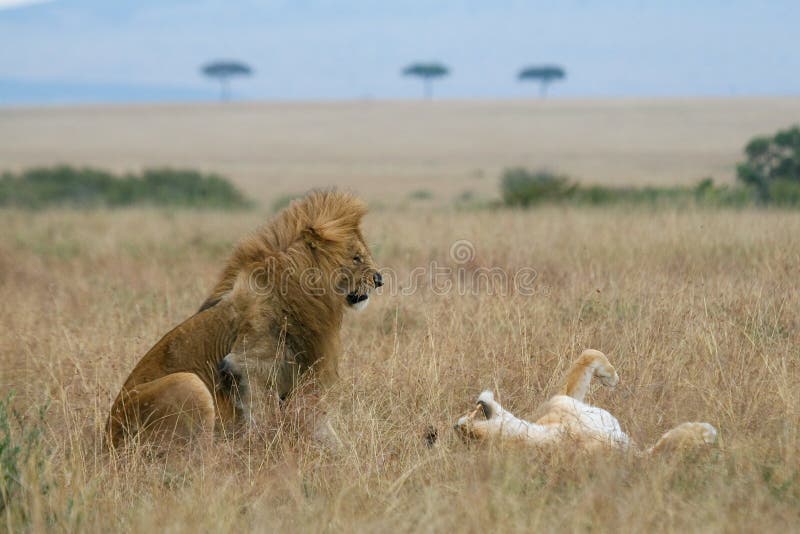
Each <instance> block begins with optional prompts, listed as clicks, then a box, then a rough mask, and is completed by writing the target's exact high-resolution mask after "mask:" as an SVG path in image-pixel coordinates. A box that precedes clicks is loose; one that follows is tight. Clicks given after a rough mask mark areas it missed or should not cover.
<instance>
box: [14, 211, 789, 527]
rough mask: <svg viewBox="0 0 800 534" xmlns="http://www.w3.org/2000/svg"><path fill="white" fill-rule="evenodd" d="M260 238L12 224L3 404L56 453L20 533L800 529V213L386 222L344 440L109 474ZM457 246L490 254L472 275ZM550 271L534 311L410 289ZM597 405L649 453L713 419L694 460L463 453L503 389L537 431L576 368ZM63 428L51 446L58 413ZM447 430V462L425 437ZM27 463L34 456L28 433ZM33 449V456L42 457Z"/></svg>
mask: <svg viewBox="0 0 800 534" xmlns="http://www.w3.org/2000/svg"><path fill="white" fill-rule="evenodd" d="M259 222H260V217H259V216H258V215H256V214H243V215H242V214H239V215H236V214H224V215H215V214H200V213H190V212H187V213H181V214H177V215H169V214H166V213H164V212H158V211H143V210H135V211H134V210H132V211H121V212H105V211H99V212H89V213H75V212H60V211H50V212H41V213H36V214H30V213H22V212H14V211H3V212H0V225H1V226H2V228H3V231H2V233H0V287H2V293H1V294H2V301H3V305H2V307H0V318H1V319H2V323H1V324H2V325H3V331H2V335H0V369H2V374H1V375H0V387H2V390H3V391H9V390H11V389H13V390H14V391H15V397H14V399H13V401H12V403H13V405H14V406H15V408H16V409H17V410H19V411H20V412H22V413H24V414H25V416H26V418H25V422H24V425H28V426H31V425H37V424H40V425H41V428H42V431H43V436H42V439H41V443H40V444H38V445H37V444H36V443H35V442H33V441H31V442H29V444H30V446H31V447H33V449H34V450H32V451H31V452H32V454H31V455H30V458H29V459H28V460H26V461H25V464H24V465H23V466H22V473H23V476H22V478H21V480H20V483H21V484H20V486H19V487H18V489H17V491H16V492H15V493H14V494H13V495H11V496H9V503H8V505H7V506H6V507H5V509H4V510H3V511H2V512H1V513H0V524H2V525H4V526H5V528H7V529H8V530H9V531H20V530H30V531H40V530H46V529H49V530H65V531H82V532H92V531H103V532H105V531H109V530H126V531H197V530H203V531H241V530H255V531H270V530H279V529H280V530H289V531H306V530H314V531H328V530H354V531H412V530H414V531H418V530H422V531H443V530H451V531H475V532H479V531H480V532H485V531H487V530H489V529H492V530H497V531H505V530H526V531H551V530H571V531H572V530H595V531H612V530H618V531H674V530H686V531H754V530H758V531H777V530H782V531H787V530H790V529H793V528H796V526H797V524H798V521H799V520H800V479H798V476H800V462H799V461H798V446H800V436H799V435H798V423H800V369H799V368H798V362H800V351H799V350H798V347H799V346H800V343H799V342H800V338H799V336H798V327H799V326H800V295H798V291H797V279H798V274H800V273H798V265H800V215H798V214H794V213H788V212H769V211H742V212H724V211H708V212H703V211H699V212H695V211H681V212H676V211H669V210H663V211H658V212H655V213H651V212H647V211H643V210H641V211H637V210H622V209H604V210H577V209H556V208H545V209H539V210H536V211H531V212H515V211H502V212H471V213H470V212H449V211H381V212H377V213H373V214H372V215H370V216H369V217H368V219H367V221H366V224H365V226H366V230H367V237H368V239H369V241H370V242H371V243H372V247H373V249H374V252H375V256H376V259H377V260H378V262H379V263H380V264H381V265H383V266H386V267H391V268H393V269H394V270H395V271H396V276H395V278H394V279H393V280H392V284H390V285H389V286H387V287H386V288H385V289H386V291H385V292H384V294H383V295H381V296H379V297H377V298H375V299H373V302H372V303H371V305H370V307H369V308H368V309H367V310H366V311H365V312H364V313H362V314H352V315H349V316H348V317H347V319H346V324H345V328H344V332H343V338H344V343H345V355H344V359H343V362H342V366H341V381H340V384H339V385H338V386H337V387H336V388H335V389H334V391H332V392H331V393H330V394H329V396H328V398H327V399H326V402H327V403H329V405H330V406H333V407H335V408H334V409H333V410H332V414H333V415H332V417H333V425H334V427H335V429H336V431H337V433H338V436H339V437H340V438H341V441H342V443H341V447H339V448H338V449H336V450H331V449H325V448H321V447H320V446H318V445H317V444H315V443H314V442H311V441H309V440H308V439H306V438H305V437H303V436H302V435H297V434H296V433H295V432H292V430H291V424H290V423H291V421H289V422H286V421H278V423H280V424H279V425H277V426H275V427H274V428H267V429H265V430H263V431H262V432H260V433H259V434H258V435H254V436H251V437H250V438H244V439H239V440H226V439H219V440H217V441H216V443H215V444H214V445H213V446H212V447H211V448H210V449H208V450H205V451H187V452H185V453H182V454H175V455H173V456H171V457H167V458H161V459H159V458H154V459H149V460H145V459H142V457H141V456H136V455H132V456H130V457H112V456H109V455H108V454H106V453H104V452H103V450H102V448H101V444H100V432H101V428H102V425H103V423H104V421H105V418H106V416H107V410H108V408H109V406H110V404H111V401H112V397H113V395H114V394H116V392H117V390H118V388H119V387H120V385H121V383H122V381H123V380H124V378H125V376H126V374H127V373H128V372H129V371H130V369H131V368H132V367H133V365H134V364H135V362H136V361H137V360H138V358H139V357H140V356H141V355H142V354H144V352H145V351H146V350H147V349H148V348H149V347H150V346H151V345H152V344H153V343H155V341H157V340H158V338H159V337H160V336H161V335H162V334H163V333H164V332H166V331H167V330H168V329H169V328H170V327H172V326H173V325H174V324H176V323H177V322H179V321H181V320H183V319H184V318H186V317H187V316H188V315H189V314H191V313H193V312H194V311H195V310H196V308H197V306H198V305H199V304H200V302H201V301H202V298H203V296H204V294H205V292H206V291H207V290H208V288H209V287H210V286H211V284H212V281H213V279H214V276H215V275H216V273H217V270H218V269H219V268H220V267H221V265H222V261H223V258H224V257H225V254H226V253H227V251H228V249H229V247H230V246H231V245H232V243H233V242H234V240H235V239H236V238H237V237H238V236H239V235H241V234H242V233H243V232H245V231H247V230H249V229H250V228H252V227H253V226H255V225H256V224H258V223H259ZM457 240H468V241H469V242H471V243H472V244H473V245H474V251H475V255H474V257H473V258H472V259H471V260H470V261H469V262H467V263H464V264H460V263H457V262H455V260H454V259H453V258H452V257H451V254H450V248H451V246H452V244H453V243H454V242H456V241H457ZM431 262H436V263H437V265H439V266H451V267H463V268H464V269H466V276H467V277H468V276H469V275H470V273H474V272H476V270H478V269H480V268H481V267H495V266H496V267H500V268H502V269H504V270H506V271H508V272H514V271H516V270H518V269H520V268H522V267H532V268H534V269H536V271H537V273H538V277H537V278H536V281H535V284H534V288H535V291H534V293H533V295H520V294H509V295H498V294H493V295H492V294H488V292H486V291H479V292H478V293H477V294H464V295H461V294H458V292H456V291H451V292H449V293H446V294H441V293H442V292H440V291H434V288H432V287H430V286H429V285H428V284H425V283H422V284H420V286H419V287H417V288H416V290H415V291H413V292H411V293H412V294H409V295H403V294H401V291H400V290H399V287H398V284H407V283H408V278H409V276H410V274H411V272H412V270H413V269H414V268H415V267H419V266H429V265H430V264H431ZM585 347H593V348H597V349H601V350H603V351H605V352H606V353H607V354H608V355H609V356H610V359H611V361H612V363H614V364H615V365H616V367H617V369H618V370H619V373H620V377H621V384H620V386H618V387H617V388H616V389H615V390H604V389H602V388H598V389H596V390H594V391H593V393H592V395H591V399H592V400H593V402H595V403H596V404H598V405H600V406H603V407H604V408H607V409H608V410H610V411H611V412H612V413H614V414H615V415H617V417H618V418H619V419H620V421H621V422H622V424H623V427H624V428H625V429H626V430H627V431H628V432H629V433H630V434H631V436H632V437H633V438H634V439H635V440H636V441H637V442H638V443H640V444H643V445H646V444H650V443H652V442H653V441H654V440H655V439H657V437H658V436H659V435H660V434H661V433H662V432H663V431H665V430H666V429H667V428H669V427H671V426H672V425H674V424H676V423H679V422H681V421H685V420H706V421H709V422H711V423H713V424H714V425H715V426H717V427H718V428H719V430H720V433H721V437H722V445H721V447H720V448H719V449H718V450H716V451H714V452H712V453H711V454H709V455H707V456H703V457H701V458H698V459H695V460H694V461H687V462H679V461H675V460H670V459H655V460H651V461H645V460H641V459H636V458H633V457H630V456H627V455H610V456H609V457H606V458H601V459H598V458H580V457H575V456H573V455H570V454H568V453H566V452H565V453H563V454H558V453H555V454H549V455H543V454H535V453H532V452H530V451H524V450H518V449H513V448H510V447H504V446H500V445H489V446H485V447H475V446H467V445H465V444H463V443H461V442H460V441H459V440H458V439H456V437H455V436H453V435H452V432H450V431H449V429H450V426H451V425H452V423H453V422H454V420H455V419H456V418H457V417H458V416H459V415H461V414H462V413H463V412H465V411H466V410H467V409H469V408H471V405H472V403H473V401H474V399H475V396H476V395H477V393H478V392H479V391H480V390H481V389H482V388H486V387H492V388H494V389H495V390H496V391H497V392H498V393H499V396H500V400H501V401H503V403H504V404H506V405H507V406H508V408H510V409H512V410H513V411H515V412H516V413H518V414H520V415H524V414H526V413H530V412H532V411H533V409H534V408H535V407H536V406H537V404H538V403H540V402H541V401H542V400H544V399H545V398H546V397H547V395H548V394H549V393H552V392H553V391H554V389H555V387H556V384H557V381H558V380H559V378H560V376H561V373H562V372H563V371H564V370H565V368H566V366H567V365H568V364H569V362H570V360H571V359H572V358H573V357H575V356H576V355H577V354H578V353H579V352H580V351H581V349H583V348H585ZM41 406H47V411H46V413H45V416H44V420H43V421H42V422H41V423H39V422H37V417H36V415H35V414H36V413H37V410H38V409H39V407H41ZM430 425H433V426H434V427H436V428H437V429H438V431H439V442H438V445H437V446H435V447H434V448H428V447H426V446H425V443H424V440H423V434H424V433H425V431H426V429H427V428H428V427H429V426H430ZM15 428H16V430H15V436H16V437H15V439H17V440H23V439H24V438H23V437H21V434H20V431H19V429H18V428H17V427H16V426H15ZM23 444H24V442H23Z"/></svg>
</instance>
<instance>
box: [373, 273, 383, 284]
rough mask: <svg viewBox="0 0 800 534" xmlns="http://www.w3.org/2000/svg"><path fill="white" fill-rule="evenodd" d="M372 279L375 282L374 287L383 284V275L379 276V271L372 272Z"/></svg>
mask: <svg viewBox="0 0 800 534" xmlns="http://www.w3.org/2000/svg"><path fill="white" fill-rule="evenodd" d="M372 281H373V282H375V287H381V286H382V285H383V277H382V276H381V273H375V274H373V275H372Z"/></svg>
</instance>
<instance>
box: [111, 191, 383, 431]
mask: <svg viewBox="0 0 800 534" xmlns="http://www.w3.org/2000/svg"><path fill="white" fill-rule="evenodd" d="M365 213H366V206H365V204H364V203H363V202H362V201H360V200H359V199H357V198H355V197H354V196H352V195H350V194H347V193H342V192H336V191H314V192H312V193H310V194H308V195H307V196H305V197H304V198H302V199H299V200H296V201H294V202H293V203H292V204H290V205H289V206H288V207H287V208H286V209H284V210H283V211H282V212H281V213H279V214H278V215H277V216H276V217H275V218H274V219H273V220H272V221H270V222H269V223H267V224H266V225H264V226H263V227H261V228H260V229H258V230H257V231H256V232H255V233H253V234H252V235H250V236H248V237H247V238H245V239H244V240H242V241H241V242H240V243H239V244H238V245H237V247H236V248H235V250H234V251H233V254H232V255H231V258H230V259H229V261H228V264H227V266H226V268H225V270H224V271H223V273H222V276H221V277H220V279H219V281H218V282H217V284H216V286H215V287H214V290H213V291H212V293H211V295H210V296H209V297H208V298H207V299H206V301H205V302H204V304H203V305H202V306H201V308H200V311H199V312H198V313H197V314H195V315H194V316H192V317H190V318H189V319H187V320H186V321H184V322H183V323H181V324H180V325H179V326H177V327H176V328H174V329H173V330H172V331H170V332H169V333H168V334H167V335H166V336H164V338H163V339H161V341H159V342H158V343H157V344H156V345H155V346H154V347H153V348H152V349H150V351H149V352H148V353H147V354H145V356H144V357H143V358H142V359H141V360H140V361H139V363H138V364H137V366H136V367H135V368H134V370H133V371H132V372H131V374H130V376H129V377H128V379H127V380H126V381H125V384H124V385H123V387H122V391H121V392H120V393H119V395H118V396H117V399H116V400H115V402H114V404H113V406H112V409H111V414H110V416H109V419H108V424H107V431H108V436H109V440H110V443H111V444H112V445H113V446H117V445H119V444H120V443H122V442H123V441H124V440H125V439H127V438H130V437H132V436H140V437H144V438H145V439H147V440H152V439H158V440H164V439H170V440H172V439H180V440H188V439H191V438H193V437H195V436H197V435H198V434H200V435H203V436H207V435H209V433H210V431H212V430H214V429H215V428H219V427H225V426H231V425H235V424H237V423H239V422H241V421H243V420H248V419H249V418H250V417H251V403H252V398H253V393H254V392H256V391H258V392H259V393H262V394H264V396H266V394H267V393H268V392H270V391H274V392H275V393H277V394H278V395H279V396H280V397H282V398H283V397H285V396H286V395H288V394H289V393H290V392H291V391H292V389H293V388H294V387H295V386H296V384H297V383H298V381H299V380H300V378H301V377H303V376H307V375H311V378H312V379H313V381H314V382H315V383H317V384H319V385H320V386H321V387H325V386H328V385H330V384H332V383H333V381H334V380H335V379H336V377H337V364H338V360H339V356H340V354H341V350H342V349H341V340H340V329H341V325H342V319H343V315H344V312H345V310H346V309H348V308H352V309H363V308H364V307H366V304H367V303H368V300H369V296H370V293H371V291H372V290H373V289H375V288H378V287H380V286H381V285H383V280H382V278H381V275H380V273H379V272H378V270H377V268H376V266H375V263H374V261H373V259H372V255H371V254H370V251H369V248H368V247H367V245H366V243H365V241H364V238H363V236H362V233H361V230H360V224H361V219H362V218H363V216H364V214H365Z"/></svg>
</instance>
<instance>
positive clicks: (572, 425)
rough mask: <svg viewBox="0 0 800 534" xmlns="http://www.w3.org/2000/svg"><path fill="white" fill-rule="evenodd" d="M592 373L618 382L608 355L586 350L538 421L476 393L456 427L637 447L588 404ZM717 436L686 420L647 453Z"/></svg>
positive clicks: (542, 442)
mask: <svg viewBox="0 0 800 534" xmlns="http://www.w3.org/2000/svg"><path fill="white" fill-rule="evenodd" d="M592 377H597V378H598V379H599V380H600V382H601V383H602V384H603V385H605V386H610V387H614V386H616V385H617V383H618V382H619V376H618V375H617V372H616V370H615V369H614V367H613V366H612V365H611V363H609V361H608V358H606V355H605V354H603V353H602V352H600V351H597V350H591V349H589V350H585V351H584V352H583V353H582V354H581V355H580V357H579V358H578V359H577V360H576V361H575V363H574V364H573V365H572V367H571V368H570V370H569V372H568V373H567V376H566V379H565V380H564V384H563V386H562V387H561V389H560V391H559V393H558V394H557V395H555V396H554V397H552V398H551V399H550V400H548V401H547V402H545V403H544V404H543V405H542V406H541V407H540V408H539V416H538V418H537V419H536V420H535V421H534V422H529V421H525V420H523V419H519V418H518V417H516V416H514V415H513V414H512V413H511V412H508V411H506V410H505V409H504V408H503V407H502V406H501V405H500V403H499V402H497V401H496V400H495V399H494V394H493V393H492V392H491V391H488V390H487V391H484V392H483V393H481V394H480V396H479V397H478V401H477V404H476V406H475V409H474V410H472V411H471V412H469V413H468V414H466V415H464V416H463V417H461V418H460V419H459V420H458V422H456V424H455V430H456V431H457V432H458V433H459V434H460V435H461V436H462V437H463V438H465V439H486V438H492V437H497V438H502V439H508V440H513V441H517V442H520V443H523V444H525V445H530V446H546V445H556V446H559V447H561V446H572V447H576V448H582V449H584V450H589V451H591V450H597V449H603V448H612V449H622V450H625V449H629V448H631V447H634V448H635V444H633V442H632V441H631V439H630V438H629V437H628V435H627V434H625V432H623V431H622V428H621V427H620V424H619V421H617V419H616V418H615V417H614V416H613V415H611V414H610V413H608V412H607V411H606V410H604V409H602V408H598V407H597V406H591V405H589V404H586V403H584V398H585V396H586V393H587V391H588V390H589V383H590V382H591V380H592ZM716 440H717V430H716V429H715V428H714V427H713V426H711V425H710V424H708V423H683V424H681V425H678V426H677V427H675V428H673V429H672V430H670V431H668V432H667V433H665V434H664V435H663V436H661V439H659V440H658V442H657V443H656V444H655V445H653V446H652V447H650V448H649V449H647V450H646V451H638V449H635V450H636V451H637V452H643V453H646V454H654V453H659V452H664V451H675V450H685V449H690V448H695V447H698V446H704V445H709V444H712V443H714V442H716Z"/></svg>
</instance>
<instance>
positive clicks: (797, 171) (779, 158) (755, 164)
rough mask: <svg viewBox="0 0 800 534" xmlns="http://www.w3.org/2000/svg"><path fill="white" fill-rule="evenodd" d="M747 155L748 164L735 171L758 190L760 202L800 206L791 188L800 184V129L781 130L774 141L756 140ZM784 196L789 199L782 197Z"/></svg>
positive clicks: (745, 150)
mask: <svg viewBox="0 0 800 534" xmlns="http://www.w3.org/2000/svg"><path fill="white" fill-rule="evenodd" d="M744 152H745V155H746V156H747V161H745V162H743V163H740V164H739V165H738V166H737V167H736V174H737V177H738V178H739V180H740V181H742V182H743V183H744V184H747V185H748V186H751V187H752V188H754V189H755V191H756V192H757V194H758V198H759V200H761V201H762V202H764V203H768V202H776V203H778V204H783V205H797V204H798V201H797V196H796V191H795V186H793V185H791V184H800V126H794V127H792V128H789V129H787V130H781V131H779V132H778V133H776V134H775V135H774V136H772V137H755V138H753V139H752V140H751V141H750V142H749V143H747V146H746V147H745V149H744ZM783 194H786V195H788V196H787V197H779V195H783Z"/></svg>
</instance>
